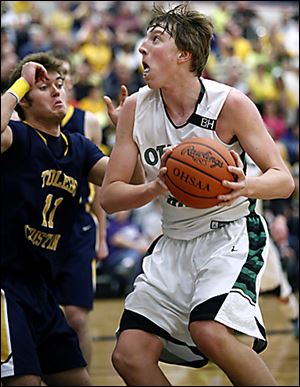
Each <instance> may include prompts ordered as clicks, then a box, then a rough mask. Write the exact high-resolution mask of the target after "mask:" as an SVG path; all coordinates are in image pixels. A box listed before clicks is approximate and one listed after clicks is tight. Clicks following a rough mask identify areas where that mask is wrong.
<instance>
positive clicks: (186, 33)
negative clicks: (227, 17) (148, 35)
mask: <svg viewBox="0 0 300 387" xmlns="http://www.w3.org/2000/svg"><path fill="white" fill-rule="evenodd" d="M155 27H161V28H163V29H164V30H165V31H166V32H167V33H168V34H169V35H170V36H171V37H172V38H173V39H174V40H175V44H176V47H177V48H178V49H179V50H181V51H188V52H190V53H191V54H192V61H191V71H192V72H194V73H195V74H197V76H200V75H201V74H202V72H203V70H204V68H205V66H206V63H207V60H208V56H209V52H210V42H211V39H212V37H213V31H214V27H213V24H212V21H211V19H210V18H209V17H208V16H206V15H204V14H202V13H200V12H198V11H196V10H191V9H189V7H188V4H187V3H182V4H179V5H177V6H176V7H174V8H172V9H170V10H165V9H164V8H163V7H162V6H158V5H154V7H153V9H152V18H151V19H150V21H149V23H148V27H147V30H149V29H150V30H152V29H154V28H155Z"/></svg>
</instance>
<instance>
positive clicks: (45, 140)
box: [24, 121, 69, 156]
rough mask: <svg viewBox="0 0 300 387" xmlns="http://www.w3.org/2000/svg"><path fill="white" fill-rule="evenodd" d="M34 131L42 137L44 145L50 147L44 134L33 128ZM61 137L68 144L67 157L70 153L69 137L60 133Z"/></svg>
mask: <svg viewBox="0 0 300 387" xmlns="http://www.w3.org/2000/svg"><path fill="white" fill-rule="evenodd" d="M24 122H25V123H27V122H26V121H24ZM33 129H34V130H35V131H36V133H37V134H38V135H39V136H40V137H41V139H42V140H43V141H44V143H45V144H46V145H48V142H47V139H46V138H45V137H44V136H43V135H42V133H41V132H40V131H39V130H37V129H35V128H33ZM60 135H61V136H62V138H63V140H64V142H65V143H66V150H65V151H64V156H66V155H67V153H68V151H69V141H68V138H67V136H66V135H65V134H64V133H63V132H60Z"/></svg>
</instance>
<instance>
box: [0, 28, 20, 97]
mask: <svg viewBox="0 0 300 387" xmlns="http://www.w3.org/2000/svg"><path fill="white" fill-rule="evenodd" d="M17 63H18V56H17V54H16V52H15V49H14V45H13V44H12V43H11V42H10V40H9V39H8V36H7V31H6V29H5V28H1V93H3V92H4V91H6V90H7V88H8V84H9V76H10V73H11V70H12V69H13V68H14V67H15V66H16V65H17Z"/></svg>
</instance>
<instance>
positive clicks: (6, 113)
mask: <svg viewBox="0 0 300 387" xmlns="http://www.w3.org/2000/svg"><path fill="white" fill-rule="evenodd" d="M16 104H17V100H16V98H15V97H14V96H13V95H12V94H10V93H8V92H6V93H4V94H3V95H2V96H1V133H3V132H4V131H5V129H6V128H7V125H8V123H9V120H10V119H11V116H12V114H13V111H14V109H15V107H16Z"/></svg>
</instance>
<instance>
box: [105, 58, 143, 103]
mask: <svg viewBox="0 0 300 387" xmlns="http://www.w3.org/2000/svg"><path fill="white" fill-rule="evenodd" d="M121 85H126V87H127V89H128V92H129V94H131V93H133V92H135V91H137V90H138V88H139V87H141V86H144V79H143V76H142V74H141V73H140V72H139V70H138V69H137V70H135V71H132V70H130V68H129V66H128V64H127V63H126V62H123V61H121V60H119V61H115V62H114V64H113V66H112V68H111V71H110V72H109V74H108V76H107V77H106V78H105V79H104V80H103V89H104V94H105V95H108V96H109V97H110V98H111V99H112V100H114V101H118V99H119V91H120V87H121Z"/></svg>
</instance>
